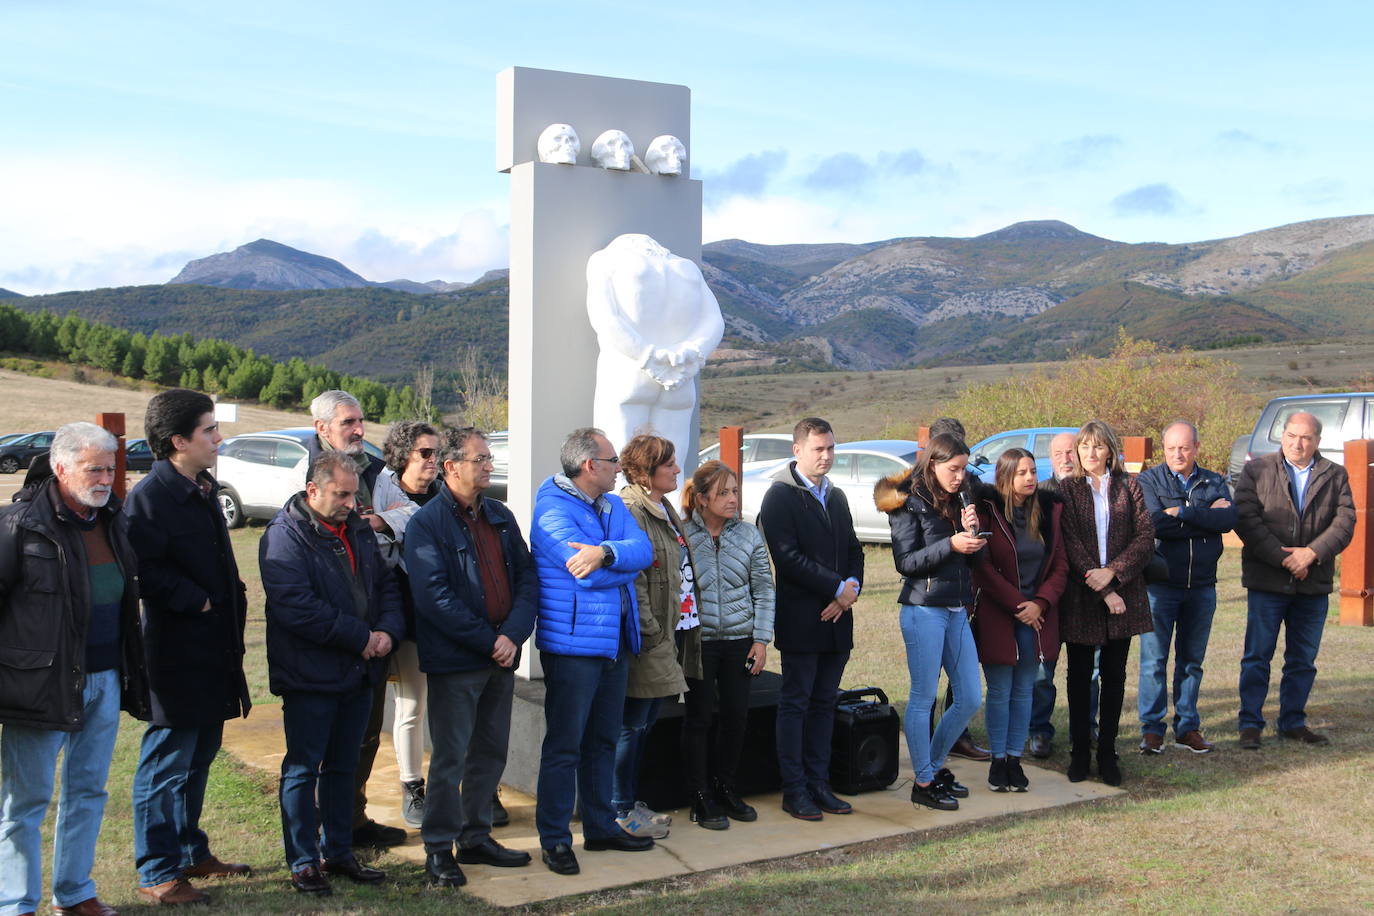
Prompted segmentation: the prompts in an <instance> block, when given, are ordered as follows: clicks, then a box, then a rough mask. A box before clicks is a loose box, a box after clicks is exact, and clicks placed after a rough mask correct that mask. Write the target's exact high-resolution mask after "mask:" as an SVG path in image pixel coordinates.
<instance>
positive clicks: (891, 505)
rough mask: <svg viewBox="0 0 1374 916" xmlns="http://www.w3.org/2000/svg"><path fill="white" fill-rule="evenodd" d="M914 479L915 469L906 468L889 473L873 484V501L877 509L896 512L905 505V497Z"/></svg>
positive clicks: (908, 493)
mask: <svg viewBox="0 0 1374 916" xmlns="http://www.w3.org/2000/svg"><path fill="white" fill-rule="evenodd" d="M915 481H916V469H915V468H914V467H913V468H908V469H906V470H905V471H898V472H897V473H895V474H889V475H887V476H886V477H884V478H883V479H882V480H880V481H878V482H877V483H875V484H874V485H873V502H874V504H875V505H877V507H878V509H879V511H882V512H896V511H897V510H898V509H900V508H902V507H903V506H905V505H906V500H907V497H908V496H910V495H911V488H912V486H913V485H914V483H915Z"/></svg>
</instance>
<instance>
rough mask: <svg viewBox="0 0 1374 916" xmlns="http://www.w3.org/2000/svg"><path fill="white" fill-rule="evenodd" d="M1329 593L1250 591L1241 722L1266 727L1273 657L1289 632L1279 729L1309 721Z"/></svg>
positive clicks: (1242, 665) (1241, 668)
mask: <svg viewBox="0 0 1374 916" xmlns="http://www.w3.org/2000/svg"><path fill="white" fill-rule="evenodd" d="M1327 604H1328V596H1327V595H1280V594H1277V593H1275V592H1261V591H1257V590H1255V589H1251V590H1250V596H1249V613H1248V615H1247V617H1246V621H1245V654H1244V655H1243V656H1242V657H1241V660H1240V727H1241V728H1258V729H1263V728H1264V699H1265V697H1267V696H1268V695H1269V662H1270V660H1271V659H1272V658H1273V657H1274V649H1275V647H1276V646H1277V645H1278V642H1279V624H1283V627H1284V630H1285V633H1286V636H1285V638H1284V647H1283V678H1282V680H1280V681H1279V721H1278V727H1279V731H1288V730H1289V729H1290V728H1301V727H1302V726H1304V725H1306V724H1307V695H1308V694H1309V693H1311V692H1312V682H1313V681H1314V680H1315V679H1316V677H1317V650H1318V649H1319V648H1321V644H1322V630H1323V629H1325V627H1326V609H1327Z"/></svg>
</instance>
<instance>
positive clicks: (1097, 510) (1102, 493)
mask: <svg viewBox="0 0 1374 916" xmlns="http://www.w3.org/2000/svg"><path fill="white" fill-rule="evenodd" d="M1086 476H1087V481H1088V489H1089V490H1090V491H1091V492H1092V494H1093V521H1094V522H1096V524H1097V560H1098V562H1099V563H1100V564H1101V565H1103V566H1106V565H1107V522H1108V520H1109V518H1110V517H1111V500H1110V499H1109V498H1108V491H1109V490H1110V488H1111V485H1112V475H1110V474H1103V475H1102V476H1101V477H1093V476H1092V475H1091V474H1088V475H1086ZM1099 480H1100V481H1102V488H1101V489H1100V490H1099V489H1098V487H1097V481H1099Z"/></svg>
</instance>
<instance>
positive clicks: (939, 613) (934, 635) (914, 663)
mask: <svg viewBox="0 0 1374 916" xmlns="http://www.w3.org/2000/svg"><path fill="white" fill-rule="evenodd" d="M901 624H902V639H903V640H904V641H905V642H906V666H907V671H908V673H909V674H910V676H911V692H910V694H909V695H908V696H907V701H906V747H907V752H908V753H910V754H911V766H912V768H913V769H914V770H915V771H916V781H917V782H918V783H920V784H922V785H926V784H928V783H929V782H930V781H931V780H932V779H934V778H935V771H936V770H938V769H940V767H942V766H944V764H945V757H946V756H948V755H949V749H950V748H951V747H953V746H954V742H955V741H957V740H958V739H959V735H960V734H962V733H963V731H964V726H966V725H968V723H969V720H970V719H972V718H973V715H974V713H976V712H978V706H979V705H980V704H981V703H982V698H983V685H982V684H981V683H979V678H978V648H977V647H976V646H975V645H974V644H973V631H972V630H970V629H969V625H968V614H967V613H966V612H965V611H964V609H963V608H962V607H926V606H923V605H919V604H904V605H902V613H901ZM941 667H943V668H944V669H945V673H946V674H948V675H949V679H950V681H951V682H952V683H953V684H954V705H953V706H951V707H950V708H949V709H947V710H945V714H944V715H943V716H941V717H940V724H939V725H937V726H936V727H935V734H934V735H931V733H930V704H931V703H933V702H934V701H935V693H936V690H937V689H938V688H939V686H940V668H941Z"/></svg>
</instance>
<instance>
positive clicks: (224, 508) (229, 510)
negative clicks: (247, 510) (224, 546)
mask: <svg viewBox="0 0 1374 916" xmlns="http://www.w3.org/2000/svg"><path fill="white" fill-rule="evenodd" d="M219 511H220V512H221V513H223V514H224V524H226V525H228V526H229V527H230V528H231V529H232V528H242V527H243V522H244V518H243V503H241V502H240V501H239V495H238V494H237V493H235V492H234V488H233V487H220V491H219Z"/></svg>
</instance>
